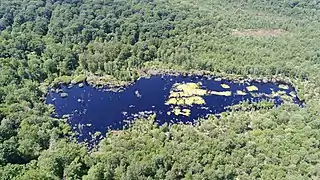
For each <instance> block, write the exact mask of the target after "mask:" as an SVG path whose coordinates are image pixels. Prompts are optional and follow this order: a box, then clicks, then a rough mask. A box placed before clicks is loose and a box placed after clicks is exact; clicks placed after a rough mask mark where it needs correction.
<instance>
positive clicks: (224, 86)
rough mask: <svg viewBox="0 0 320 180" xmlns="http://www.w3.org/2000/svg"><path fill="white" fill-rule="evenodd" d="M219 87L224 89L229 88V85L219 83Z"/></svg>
mask: <svg viewBox="0 0 320 180" xmlns="http://www.w3.org/2000/svg"><path fill="white" fill-rule="evenodd" d="M221 87H222V88H224V89H230V86H229V85H228V84H221Z"/></svg>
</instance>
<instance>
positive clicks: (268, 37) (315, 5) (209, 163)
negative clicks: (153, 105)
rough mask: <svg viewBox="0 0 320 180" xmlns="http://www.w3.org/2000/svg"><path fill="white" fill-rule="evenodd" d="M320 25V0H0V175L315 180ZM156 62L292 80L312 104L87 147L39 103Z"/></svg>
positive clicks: (149, 130) (136, 132) (130, 134)
mask: <svg viewBox="0 0 320 180" xmlns="http://www.w3.org/2000/svg"><path fill="white" fill-rule="evenodd" d="M319 29H320V3H319V2H318V1H313V0H306V1H302V0H284V1H277V0H269V1H261V0H239V1H225V0H211V1H209V0H197V1H192V0H180V1H179V0H33V1H30V0H0V122H1V124H0V179H3V180H6V179H19V180H23V179H26V180H29V179H88V180H89V179H90V180H94V179H97V180H98V179H239V180H240V179H297V180H298V179H299V180H300V179H319V178H320V150H319V148H320V141H319V139H320V106H319V104H320V74H319V71H320V50H319V47H320V40H319V37H320V30H319ZM150 69H157V70H184V71H189V70H199V71H200V70H206V71H210V72H212V73H215V74H217V75H238V76H241V77H246V78H249V77H250V78H252V77H253V78H256V77H281V78H286V79H290V81H291V82H292V83H293V84H294V86H295V87H296V88H297V91H298V95H299V97H300V98H301V99H303V100H304V102H305V106H304V107H299V106H298V105H294V104H290V103H287V104H284V105H282V106H280V107H276V108H273V109H270V110H265V109H261V110H252V111H234V112H229V113H225V114H223V115H222V116H221V117H220V118H219V119H218V118H216V117H214V116H212V117H209V118H208V119H203V120H199V123H198V124H197V125H195V126H192V125H184V124H174V125H163V126H158V125H157V124H156V123H153V118H152V117H150V118H149V119H141V120H138V121H137V122H136V123H135V124H134V125H133V126H132V127H131V128H129V129H126V130H123V131H121V132H120V133H117V134H112V133H108V135H107V136H108V138H106V139H104V140H103V141H102V142H101V143H100V145H99V147H97V148H95V149H93V150H90V151H89V150H88V149H87V148H86V146H85V145H84V144H79V143H76V142H72V141H69V140H68V139H67V138H65V137H66V136H65V135H66V134H68V133H69V132H70V127H68V125H67V124H66V123H65V122H64V121H62V120H60V119H56V118H52V117H51V113H52V112H53V108H52V107H51V106H49V105H46V104H45V103H44V100H43V99H44V97H45V92H44V91H43V85H44V84H45V82H46V83H48V82H52V81H54V80H56V79H59V78H63V77H75V76H79V75H82V76H83V75H95V76H105V75H109V76H111V77H114V78H116V79H118V80H121V81H132V80H135V79H137V78H138V76H139V74H140V72H141V71H144V70H150Z"/></svg>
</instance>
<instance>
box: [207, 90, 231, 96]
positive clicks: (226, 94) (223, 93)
mask: <svg viewBox="0 0 320 180" xmlns="http://www.w3.org/2000/svg"><path fill="white" fill-rule="evenodd" d="M210 94H212V95H217V96H231V95H232V92H231V91H221V92H219V91H211V92H210Z"/></svg>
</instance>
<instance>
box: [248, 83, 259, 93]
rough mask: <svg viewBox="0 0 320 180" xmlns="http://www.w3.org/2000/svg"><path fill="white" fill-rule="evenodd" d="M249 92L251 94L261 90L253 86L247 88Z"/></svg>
mask: <svg viewBox="0 0 320 180" xmlns="http://www.w3.org/2000/svg"><path fill="white" fill-rule="evenodd" d="M247 90H248V91H250V92H251V91H258V90H259V89H258V87H257V86H254V85H252V86H247Z"/></svg>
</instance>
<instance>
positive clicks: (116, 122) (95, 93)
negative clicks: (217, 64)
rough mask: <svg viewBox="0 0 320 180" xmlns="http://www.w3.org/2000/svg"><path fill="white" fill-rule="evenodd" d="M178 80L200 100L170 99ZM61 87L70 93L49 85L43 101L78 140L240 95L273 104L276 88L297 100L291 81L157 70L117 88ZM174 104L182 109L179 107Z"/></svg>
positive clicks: (213, 107) (189, 118)
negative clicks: (50, 88) (241, 80)
mask: <svg viewBox="0 0 320 180" xmlns="http://www.w3.org/2000/svg"><path fill="white" fill-rule="evenodd" d="M177 84H189V85H191V86H190V87H193V89H192V88H189V90H182V91H183V92H182V93H184V94H185V95H182V96H187V97H188V96H189V95H190V96H193V97H197V99H198V100H201V101H198V103H197V102H196V101H194V103H192V104H189V105H187V104H181V103H180V104H179V103H176V104H174V103H168V100H169V99H170V98H172V97H176V95H177V93H176V95H174V94H173V91H176V92H179V87H178V86H177ZM195 86H197V87H195ZM175 87H176V89H175ZM248 87H251V89H250V88H248ZM252 87H254V88H252ZM60 88H61V90H62V91H63V92H64V93H66V94H67V95H68V96H67V97H61V92H56V91H50V92H49V93H48V96H47V98H46V103H48V104H52V105H54V107H55V110H56V114H55V116H56V117H63V116H64V115H70V116H69V118H68V123H69V125H70V126H71V127H72V129H73V132H75V133H76V138H77V140H78V141H79V142H83V141H86V142H91V141H92V142H93V141H97V139H98V138H101V137H102V135H105V133H106V132H107V131H108V129H112V130H119V129H123V127H125V126H126V125H128V122H127V121H128V120H133V119H134V118H135V117H139V116H145V115H148V114H156V121H157V122H158V123H159V124H163V123H165V122H168V123H176V122H184V123H185V122H193V121H194V119H197V118H200V117H205V116H207V115H208V114H219V113H221V112H224V111H226V110H227V109H228V106H231V105H235V104H239V103H240V102H242V101H249V102H258V101H261V100H263V99H266V100H270V101H273V102H274V103H275V105H280V104H282V103H283V101H284V100H283V98H282V96H277V95H275V94H277V92H281V93H282V94H283V95H285V96H286V97H289V98H290V99H291V101H293V102H295V103H299V100H298V98H297V97H296V95H295V94H296V93H295V91H294V89H293V88H292V87H290V86H287V87H281V86H280V87H279V85H277V84H274V83H259V82H250V83H248V82H244V83H235V82H232V81H228V80H223V79H222V80H220V79H215V80H214V79H208V78H199V77H195V76H191V77H183V76H161V75H157V76H152V77H150V78H141V79H139V80H138V81H136V82H135V83H134V84H132V85H130V86H128V87H126V88H123V89H122V90H121V91H119V92H114V91H111V90H108V89H107V88H105V89H97V88H94V87H92V86H90V85H87V84H84V86H83V87H79V86H78V85H74V86H73V87H70V86H69V87H68V86H67V85H61V87H60ZM180 90H181V89H180ZM203 90H205V91H203ZM194 92H206V94H204V93H203V94H201V95H195V93H194ZM214 92H215V93H214ZM217 92H218V93H217ZM182 93H181V94H182ZM219 93H220V94H219ZM178 94H179V93H178ZM181 94H180V95H181ZM272 94H273V95H272ZM278 94H279V93H278ZM180 95H179V96H180ZM181 98H182V97H181ZM174 102H175V101H174ZM199 102H200V103H199ZM176 110H179V111H180V112H184V113H179V112H178V113H177V111H176ZM97 132H98V133H97ZM99 132H100V133H101V135H100V133H99ZM95 136H96V137H95Z"/></svg>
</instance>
